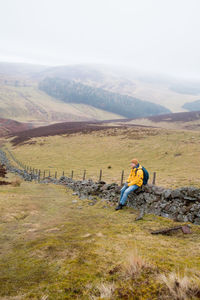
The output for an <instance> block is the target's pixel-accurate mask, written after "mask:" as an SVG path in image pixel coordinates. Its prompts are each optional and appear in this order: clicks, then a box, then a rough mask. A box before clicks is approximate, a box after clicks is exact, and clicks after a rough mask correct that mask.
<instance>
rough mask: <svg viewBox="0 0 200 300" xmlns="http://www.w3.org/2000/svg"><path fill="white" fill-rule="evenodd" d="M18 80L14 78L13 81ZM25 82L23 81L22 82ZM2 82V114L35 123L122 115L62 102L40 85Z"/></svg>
mask: <svg viewBox="0 0 200 300" xmlns="http://www.w3.org/2000/svg"><path fill="white" fill-rule="evenodd" d="M14 82H15V81H14ZM21 82H22V81H21ZM18 84H19V86H14V83H13V84H12V85H11V84H7V85H6V84H1V85H0V108H1V109H0V117H1V118H10V119H13V120H16V121H19V122H30V123H33V124H34V125H37V126H38V125H42V124H48V123H55V122H62V121H80V120H82V121H86V120H95V119H97V120H104V119H118V118H122V116H121V115H117V114H113V113H109V112H106V111H104V110H101V109H96V108H94V107H92V106H91V105H86V104H73V103H63V102H62V101H59V100H57V99H55V98H52V97H50V96H48V95H47V94H46V93H44V92H42V91H40V90H39V89H38V88H37V85H35V84H33V83H31V84H30V85H29V86H20V81H19V83H18Z"/></svg>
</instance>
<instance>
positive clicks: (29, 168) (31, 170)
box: [5, 148, 156, 186]
mask: <svg viewBox="0 0 200 300" xmlns="http://www.w3.org/2000/svg"><path fill="white" fill-rule="evenodd" d="M5 149H6V151H7V152H8V153H9V155H10V156H11V158H12V159H13V161H14V162H15V163H16V164H17V165H18V166H20V167H21V168H22V169H24V170H25V171H26V172H27V173H28V174H33V175H37V176H38V182H40V180H41V178H43V179H45V178H48V177H52V175H53V174H52V175H51V171H50V170H43V171H42V170H41V169H36V168H33V167H32V166H28V165H24V164H23V163H22V162H20V161H19V160H18V159H16V158H15V156H14V155H13V153H12V152H11V151H10V150H9V149H7V148H5ZM47 173H48V174H47ZM61 173H62V176H66V177H70V178H71V179H73V178H74V174H75V172H74V170H71V175H70V174H69V176H67V175H65V174H67V172H65V171H64V170H63V171H61ZM42 174H43V176H42ZM76 174H77V173H76ZM86 174H89V172H88V171H87V170H86V169H84V170H83V173H82V175H81V174H77V175H79V177H81V178H82V180H85V179H86ZM46 175H47V176H46ZM53 177H54V178H55V179H57V178H58V171H57V170H56V171H55V174H54V175H53ZM102 180H103V170H102V169H100V171H99V176H98V181H99V182H100V181H102ZM123 184H124V170H122V171H121V177H120V185H121V186H122V185H123ZM152 184H153V185H155V184H156V172H153V179H152Z"/></svg>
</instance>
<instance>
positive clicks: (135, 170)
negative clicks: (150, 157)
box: [115, 158, 144, 210]
mask: <svg viewBox="0 0 200 300" xmlns="http://www.w3.org/2000/svg"><path fill="white" fill-rule="evenodd" d="M143 177H144V174H143V170H142V166H141V165H140V164H139V162H138V160H137V159H136V158H134V159H132V160H131V172H130V175H129V177H128V179H127V182H126V183H125V185H124V186H123V188H122V189H121V196H120V202H119V205H118V206H117V207H116V208H115V210H119V209H122V208H123V206H125V203H126V200H127V197H128V195H129V194H130V193H131V192H133V191H136V190H137V189H138V188H139V187H140V186H142V184H143Z"/></svg>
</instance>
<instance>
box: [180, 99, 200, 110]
mask: <svg viewBox="0 0 200 300" xmlns="http://www.w3.org/2000/svg"><path fill="white" fill-rule="evenodd" d="M183 108H185V109H187V110H189V111H199V110H200V100H197V101H194V102H189V103H188V102H187V103H185V104H184V105H183Z"/></svg>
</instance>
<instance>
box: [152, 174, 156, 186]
mask: <svg viewBox="0 0 200 300" xmlns="http://www.w3.org/2000/svg"><path fill="white" fill-rule="evenodd" d="M152 184H156V172H153V181H152Z"/></svg>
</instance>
